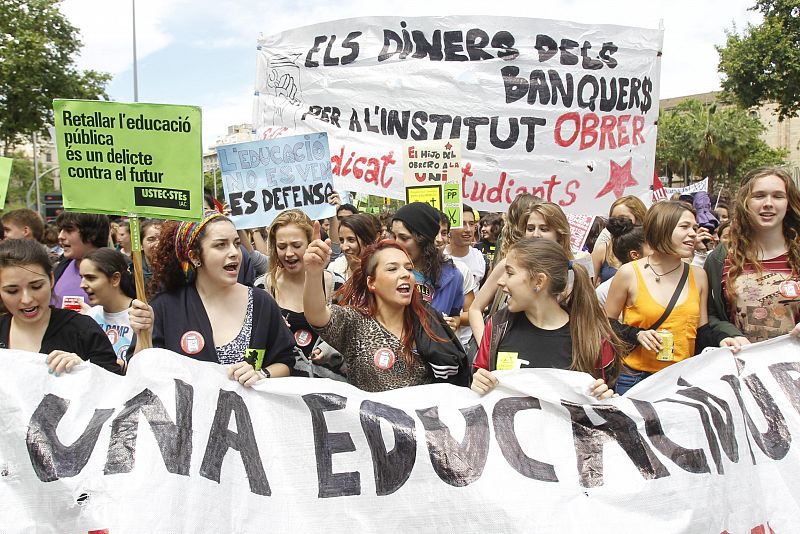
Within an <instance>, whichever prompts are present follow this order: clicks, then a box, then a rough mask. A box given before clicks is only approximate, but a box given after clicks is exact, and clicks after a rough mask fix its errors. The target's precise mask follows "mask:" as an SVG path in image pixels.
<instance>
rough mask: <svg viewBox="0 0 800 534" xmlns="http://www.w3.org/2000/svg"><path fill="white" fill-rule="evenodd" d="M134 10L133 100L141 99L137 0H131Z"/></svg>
mask: <svg viewBox="0 0 800 534" xmlns="http://www.w3.org/2000/svg"><path fill="white" fill-rule="evenodd" d="M131 9H132V11H133V17H132V19H133V101H134V102H138V101H139V72H138V69H137V66H136V0H131Z"/></svg>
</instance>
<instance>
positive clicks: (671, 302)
mask: <svg viewBox="0 0 800 534" xmlns="http://www.w3.org/2000/svg"><path fill="white" fill-rule="evenodd" d="M689 271H691V267H690V266H689V264H688V263H684V264H683V274H682V275H681V279H680V281H678V286H677V287H676V288H675V293H673V294H672V298H671V299H669V304H667V308H666V309H665V310H664V314H663V315H662V316H661V317H659V318H658V321H656V322H655V323H653V326H651V327H650V330H658V327H659V326H661V325H662V324H663V323H664V321H666V320H667V317H669V314H670V313H672V308H674V307H675V303H677V302H678V298H679V297H680V296H681V291H683V286H685V285H686V280H687V279H688V278H689Z"/></svg>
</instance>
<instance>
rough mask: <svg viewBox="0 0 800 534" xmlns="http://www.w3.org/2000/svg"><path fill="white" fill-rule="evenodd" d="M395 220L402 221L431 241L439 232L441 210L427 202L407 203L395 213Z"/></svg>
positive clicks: (407, 226)
mask: <svg viewBox="0 0 800 534" xmlns="http://www.w3.org/2000/svg"><path fill="white" fill-rule="evenodd" d="M392 220H393V221H402V222H403V224H405V225H406V228H408V229H409V230H411V231H412V232H416V233H418V234H419V235H421V236H422V237H424V238H426V239H428V240H429V241H436V234H438V233H439V210H437V209H436V208H434V207H433V206H431V205H430V204H428V203H426V202H412V203H411V204H406V205H405V206H403V207H402V208H400V209H399V210H397V213H395V214H394V218H393V219H392Z"/></svg>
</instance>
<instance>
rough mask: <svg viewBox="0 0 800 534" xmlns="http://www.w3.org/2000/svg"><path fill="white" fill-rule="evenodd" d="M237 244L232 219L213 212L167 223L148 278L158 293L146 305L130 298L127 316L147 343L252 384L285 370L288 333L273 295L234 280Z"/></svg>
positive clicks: (290, 355)
mask: <svg viewBox="0 0 800 534" xmlns="http://www.w3.org/2000/svg"><path fill="white" fill-rule="evenodd" d="M239 244H240V243H239V235H238V234H237V232H236V228H235V227H234V226H233V223H232V222H231V221H230V219H228V218H227V217H225V216H224V215H222V214H221V213H218V212H206V214H205V215H204V217H203V219H202V220H201V221H200V222H181V223H177V222H167V223H165V224H164V226H163V228H162V232H161V239H160V241H159V243H158V248H157V249H156V251H155V254H154V262H153V279H152V281H151V287H152V288H154V289H155V288H158V289H159V290H161V291H162V292H161V293H160V294H158V295H156V297H155V298H154V299H153V306H152V307H150V306H147V305H146V304H144V303H143V302H141V301H139V300H135V301H134V302H133V305H132V307H131V312H130V319H131V326H132V327H133V329H134V331H135V332H136V333H137V335H138V336H139V338H140V339H148V338H150V339H152V346H154V347H160V348H165V349H168V350H171V351H173V352H177V353H178V354H183V355H186V356H188V357H190V358H194V359H196V360H201V361H207V362H217V363H221V364H226V365H230V368H229V370H228V376H230V377H231V378H232V379H234V380H237V381H239V382H240V383H241V384H244V385H245V386H250V385H252V384H255V383H256V382H258V381H259V380H261V379H262V378H270V377H279V376H288V375H289V371H290V369H291V368H292V366H293V365H294V352H293V348H294V338H293V337H292V334H291V332H289V329H288V328H287V327H286V323H285V322H284V321H283V317H281V313H280V308H278V305H277V304H276V303H275V301H274V300H273V299H272V297H270V296H269V295H268V294H267V293H266V292H264V291H262V290H260V289H257V288H252V287H248V286H245V285H242V284H239V283H237V277H238V274H239V268H240V265H241V261H242V255H241V250H240V249H239ZM138 350H139V347H137V351H138ZM245 358H247V361H245ZM254 364H255V365H254Z"/></svg>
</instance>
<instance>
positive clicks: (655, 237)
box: [644, 200, 695, 256]
mask: <svg viewBox="0 0 800 534" xmlns="http://www.w3.org/2000/svg"><path fill="white" fill-rule="evenodd" d="M685 211H688V212H689V213H691V214H692V215H694V213H695V212H694V208H693V207H692V206H691V205H689V204H687V203H686V202H683V201H680V200H665V201H662V202H656V203H655V204H653V205H652V206H650V209H649V210H647V215H645V217H644V240H645V242H646V243H647V244H648V245H650V248H651V249H653V250H655V251H656V252H660V253H662V254H667V255H669V256H677V255H678V251H677V250H675V247H674V246H673V244H672V233H673V232H674V231H675V227H676V226H678V221H680V220H681V216H682V215H683V212H685Z"/></svg>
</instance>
